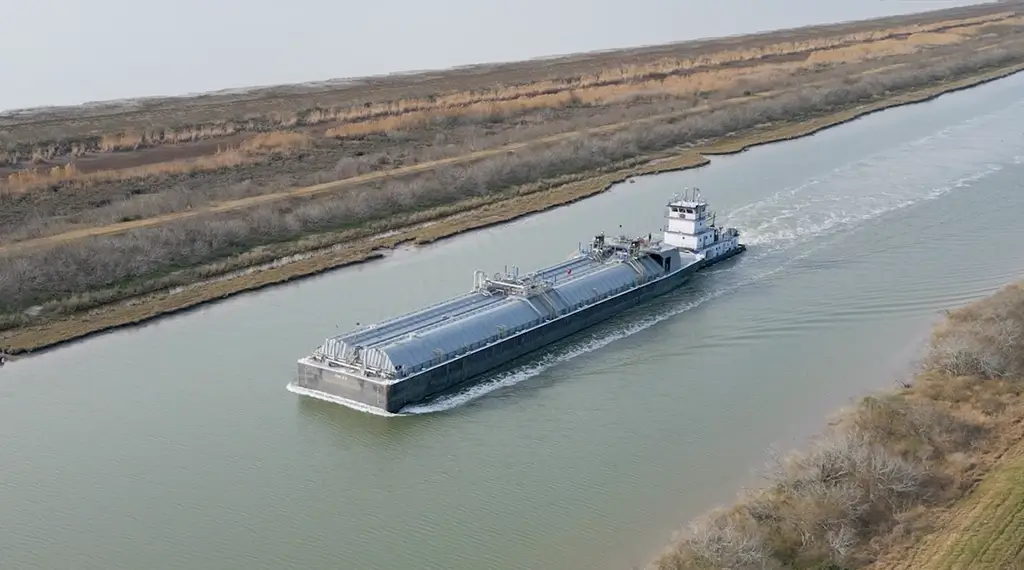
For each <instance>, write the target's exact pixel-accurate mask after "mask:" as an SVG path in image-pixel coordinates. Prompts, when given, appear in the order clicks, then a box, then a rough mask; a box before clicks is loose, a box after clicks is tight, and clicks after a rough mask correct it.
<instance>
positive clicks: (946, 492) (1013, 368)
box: [653, 284, 1024, 570]
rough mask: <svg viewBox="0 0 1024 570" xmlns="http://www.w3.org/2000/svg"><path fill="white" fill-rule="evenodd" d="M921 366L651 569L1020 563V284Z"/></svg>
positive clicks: (965, 314)
mask: <svg viewBox="0 0 1024 570" xmlns="http://www.w3.org/2000/svg"><path fill="white" fill-rule="evenodd" d="M922 364H923V365H922V368H921V371H920V372H919V373H918V374H917V376H916V377H915V378H913V380H912V381H910V382H907V383H906V384H905V386H904V387H903V388H901V389H900V390H898V391H895V392H892V393H885V394H879V395H876V396H873V397H869V398H866V399H864V400H862V401H860V402H859V403H858V404H856V405H855V406H853V407H852V408H850V409H848V410H845V411H843V412H842V413H841V414H840V415H839V416H838V418H837V419H836V420H835V421H834V422H832V423H830V425H829V428H828V430H827V432H826V433H825V434H824V435H823V436H822V437H821V438H820V439H818V440H816V441H815V442H814V445H813V446H812V447H811V449H809V450H807V451H804V452H800V453H794V454H792V455H790V456H788V457H785V458H782V459H780V460H779V461H778V462H777V465H776V466H775V467H774V469H772V470H771V472H770V473H769V474H768V475H767V477H766V478H767V484H766V485H765V486H764V487H763V488H760V489H756V490H752V491H747V492H744V493H743V494H742V495H741V497H740V498H739V500H738V502H737V503H736V504H735V505H733V506H731V507H729V508H724V509H720V510H716V511H714V512H711V513H709V514H707V515H706V516H704V517H702V518H701V519H699V520H697V521H696V522H694V523H693V524H692V526H691V527H690V529H689V531H688V532H686V533H685V534H682V535H681V536H680V538H679V539H677V541H676V543H675V544H674V545H673V546H671V547H670V548H669V549H668V550H667V551H666V552H665V553H664V554H663V555H662V556H661V557H660V558H659V559H658V560H657V561H656V562H655V563H654V564H653V567H654V568H657V569H658V570H683V569H710V568H716V569H717V568H729V569H731V570H748V569H749V570H753V569H755V568H756V569H772V568H778V569H782V568H788V569H793V570H802V569H808V570H810V569H814V570H821V569H832V570H853V569H860V568H871V569H874V570H954V569H971V570H1012V569H1020V568H1024V285H1022V284H1015V285H1012V286H1009V287H1007V288H1005V289H1003V290H1001V291H999V292H997V293H996V294H994V295H992V296H991V297H989V298H986V299H983V300H981V301H978V302H975V303H973V304H970V305H968V306H966V307H964V308H961V309H959V310H956V311H952V312H949V313H947V317H946V319H945V321H944V322H943V323H941V324H939V325H938V326H937V327H936V329H935V330H934V332H933V335H932V339H931V345H930V347H929V352H928V354H927V356H926V357H925V359H924V361H923V363H922Z"/></svg>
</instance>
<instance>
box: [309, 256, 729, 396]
mask: <svg viewBox="0 0 1024 570" xmlns="http://www.w3.org/2000/svg"><path fill="white" fill-rule="evenodd" d="M744 249H746V248H745V247H744V246H742V245H739V246H738V247H737V248H735V249H732V250H729V251H728V252H726V253H724V254H722V255H720V256H718V257H716V258H712V259H703V260H700V261H697V262H695V263H693V264H690V265H687V266H685V267H683V268H680V269H679V270H677V271H675V272H673V273H670V274H669V275H666V276H665V277H662V278H660V279H656V280H654V281H650V282H648V283H645V284H643V285H640V286H638V287H636V288H634V289H631V290H628V291H625V292H623V293H620V294H618V295H615V296H612V297H608V298H606V299H604V300H602V301H600V302H597V303H595V304H593V305H590V306H587V307H584V308H581V309H579V310H577V311H575V312H573V313H569V314H566V315H563V316H561V317H558V318H555V319H553V320H550V321H547V322H545V323H543V324H541V325H538V326H536V327H534V328H532V329H528V330H525V331H522V332H520V333H518V334H515V335H512V336H509V337H508V338H505V339H503V340H501V341H499V342H496V343H494V344H491V345H489V346H485V347H482V348H480V349H478V350H475V351H473V352H470V353H468V354H465V355H464V356H461V357H459V358H456V359H453V360H451V361H448V362H445V363H443V364H439V365H437V366H435V367H433V368H428V369H426V370H423V371H421V372H419V373H417V374H415V375H412V376H408V377H405V378H402V379H400V380H397V381H396V380H385V379H376V378H367V377H365V376H362V375H358V374H350V373H347V372H346V371H345V369H344V368H340V367H333V366H331V365H329V364H328V363H326V362H319V361H316V360H314V359H312V358H308V357H307V358H304V359H302V360H300V361H299V362H298V377H297V384H298V386H300V387H301V388H304V389H306V390H310V391H312V392H315V393H321V394H324V395H325V396H327V397H328V398H329V399H331V400H339V401H342V402H351V403H353V404H356V406H357V407H363V406H370V407H372V408H377V409H380V410H382V411H385V412H388V413H398V412H399V411H400V410H401V409H402V408H405V407H407V406H410V405H415V404H421V403H424V402H427V401H430V400H432V399H435V398H437V397H439V396H442V395H445V394H450V393H452V392H456V391H458V390H461V389H464V388H467V387H469V386H472V385H474V384H475V383H477V382H478V381H479V380H482V379H483V378H482V375H483V374H484V373H486V372H488V371H490V370H493V369H495V368H497V367H499V366H501V365H503V364H506V363H508V362H510V361H512V360H514V359H516V358H518V357H520V356H523V355H526V354H528V353H531V352H533V351H535V350H538V349H540V348H543V347H545V346H548V345H550V344H552V343H554V342H557V341H559V340H562V339H564V338H566V337H568V336H570V335H572V334H575V333H577V332H579V331H581V330H583V329H585V328H588V327H590V326H593V325H595V324H598V323H600V322H602V321H605V320H607V319H609V318H610V317H613V316H615V315H617V314H619V313H621V312H623V311H625V310H627V309H630V308H632V307H634V306H637V305H640V304H642V303H644V302H646V301H648V300H650V299H652V298H654V297H657V296H659V295H662V294H664V293H667V292H669V291H671V290H673V289H676V288H678V287H680V286H682V285H683V284H685V283H686V282H687V281H688V280H689V279H690V277H691V276H692V275H693V274H694V273H695V272H697V271H698V270H700V269H703V268H705V267H708V266H710V265H713V264H715V263H719V262H721V261H723V260H725V259H727V258H730V257H732V256H734V255H737V254H739V253H741V252H742V251H743V250H744Z"/></svg>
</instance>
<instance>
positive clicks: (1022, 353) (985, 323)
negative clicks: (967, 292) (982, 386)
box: [924, 285, 1024, 378]
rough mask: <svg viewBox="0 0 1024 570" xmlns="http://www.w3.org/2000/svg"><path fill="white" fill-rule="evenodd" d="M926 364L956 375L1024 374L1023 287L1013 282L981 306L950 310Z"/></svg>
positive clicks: (983, 376) (936, 334)
mask: <svg viewBox="0 0 1024 570" xmlns="http://www.w3.org/2000/svg"><path fill="white" fill-rule="evenodd" d="M924 366H925V367H926V368H927V369H930V370H937V371H941V372H944V373H947V374H951V375H954V376H978V377H982V378H1006V377H1020V376H1022V375H1024V288H1022V287H1021V286H1019V285H1013V286H1010V287H1007V288H1005V289H1003V290H1002V291H999V292H998V293H997V294H996V295H994V296H993V297H992V299H991V301H990V302H989V303H986V304H985V305H983V306H981V307H977V306H970V307H967V308H964V309H961V310H959V311H954V312H951V313H949V314H948V319H947V321H946V324H945V326H943V327H940V328H938V329H937V330H936V331H935V333H934V334H933V335H932V339H931V350H930V352H929V354H928V357H927V358H926V359H925V362H924Z"/></svg>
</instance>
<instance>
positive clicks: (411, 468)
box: [0, 75, 1024, 570]
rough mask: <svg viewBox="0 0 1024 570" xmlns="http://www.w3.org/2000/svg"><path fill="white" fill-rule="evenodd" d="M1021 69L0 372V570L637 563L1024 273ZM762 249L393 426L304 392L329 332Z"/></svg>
mask: <svg viewBox="0 0 1024 570" xmlns="http://www.w3.org/2000/svg"><path fill="white" fill-rule="evenodd" d="M1022 158H1024V75H1018V76H1014V77H1011V78H1008V79H1005V80H1002V81H999V82H996V83H992V84H989V85H986V86H982V87H979V88H976V89H974V90H971V91H965V92H960V93H955V94H951V95H947V96H944V97H942V98H940V99H938V100H936V101H933V102H930V103H926V104H921V105H916V106H910V107H904V108H900V109H894V110H890V111H886V112H884V113H879V114H875V115H872V116H870V117H866V118H864V119H861V120H858V121H855V122H853V123H851V124H848V125H845V126H842V127H839V128H835V129H831V130H828V131H825V132H823V133H820V134H818V135H815V136H813V137H809V138H805V139H801V140H798V141H793V142H789V143H783V144H777V145H770V146H766V147H761V148H757V149H754V150H751V151H748V152H746V153H743V154H740V155H736V156H732V157H724V158H716V159H714V161H713V163H712V164H711V165H710V166H709V167H706V168H703V169H697V170H691V171H685V172H677V173H671V174H664V175H659V176H652V177H646V178H642V179H639V180H637V181H636V183H634V184H623V185H620V186H619V187H617V188H615V189H614V190H612V191H610V192H607V193H604V194H602V195H600V196H597V197H594V198H592V199H588V200H585V201H583V202H581V203H578V204H575V205H572V206H569V207H565V208H561V209H557V210H554V211H550V212H547V213H544V214H541V215H537V216H533V217H530V218H526V219H523V220H521V221H518V222H515V223H512V224H509V225H506V226H502V227H497V228H493V229H489V230H484V231H480V232H475V233H471V234H468V235H464V236H461V237H458V238H454V239H452V240H449V241H445V242H441V243H438V244H435V245H432V246H429V247H426V248H422V249H420V250H417V251H407V252H400V253H397V254H395V255H393V256H391V257H389V258H387V259H385V260H382V261H379V262H374V263H370V264H365V265H362V266H359V267H354V268H348V269H343V270H338V271H335V272H332V273H329V274H326V275H323V276H320V277H316V278H311V279H308V280H304V281H300V282H297V283H294V284H291V285H286V286H282V287H278V288H274V289H270V290H267V291H264V292H259V293H254V294H250V295H245V296H240V297H237V298H234V299H230V300H227V301H224V302H221V303H218V304H214V305H209V306H207V307H205V308H202V309H200V310H198V311H195V312H192V313H188V314H184V315H181V316H177V317H173V318H168V319H164V320H161V321H157V322H155V323H153V324H150V325H147V326H143V327H139V328H135V329H131V330H126V331H122V332H117V333H112V334H108V335H103V336H100V337H96V338H93V339H90V340H87V341H84V342H81V343H77V344H73V345H70V346H68V347H66V348H63V349H59V350H56V351H53V352H49V353H44V354H41V355H39V356H36V357H32V358H27V359H24V360H21V361H17V362H14V363H11V364H9V365H8V366H6V367H4V368H2V369H0V434H2V435H0V457H2V461H3V468H2V470H0V568H3V569H5V570H6V569H8V568H11V569H17V570H29V569H36V568H39V569H48V570H49V569H54V568H75V569H76V570H91V569H95V570H135V569H138V568H146V569H147V570H170V569H182V570H185V569H187V570H194V569H196V568H204V569H219V568H224V569H227V568H246V569H249V570H257V569H268V570H269V569H274V570H277V569H280V568H303V569H308V570H317V569H328V568H330V569H336V568H353V569H356V568H358V569H361V570H396V569H404V568H416V569H418V570H480V569H483V568H495V569H505V568H508V569H512V568H515V569H518V570H522V569H537V570H541V569H545V570H546V569H557V570H575V569H580V570H583V569H599V570H623V569H625V568H627V567H629V565H631V564H640V563H643V562H645V561H647V560H648V559H649V558H650V557H651V556H652V555H653V554H655V552H656V551H657V550H658V549H659V548H660V547H661V546H663V545H664V544H665V543H666V542H667V541H668V539H669V537H670V535H671V533H672V530H673V529H674V528H677V527H679V526H680V525H682V524H683V523H685V521H687V520H688V519H690V518H691V517H693V516H695V515H697V514H699V512H701V511H703V510H705V509H706V508H708V507H711V506H714V504H716V503H719V502H722V501H728V500H730V499H731V498H732V496H733V494H734V493H735V491H736V490H737V489H738V488H739V487H740V486H741V485H743V484H745V483H747V482H749V481H750V480H751V477H752V476H751V473H752V469H755V468H757V467H759V465H760V464H761V462H762V461H763V460H764V458H765V457H766V455H767V454H766V449H767V448H768V447H769V446H778V447H783V448H785V447H789V446H792V445H797V444H799V442H800V441H801V438H803V437H806V436H808V435H810V434H811V433H813V432H814V431H815V430H817V429H818V428H819V427H820V426H821V425H822V424H823V422H824V421H825V416H826V415H827V414H828V413H829V412H831V411H832V410H834V409H836V408H838V407H840V406H842V405H844V404H846V403H848V402H849V401H851V399H852V398H854V397H856V396H859V395H862V394H864V393H865V391H867V390H872V389H877V388H883V387H888V386H890V385H891V384H892V382H893V381H894V380H896V379H897V378H898V377H899V376H900V374H903V373H904V372H905V368H906V364H907V363H908V362H910V361H911V359H912V358H913V357H914V355H915V350H916V347H917V346H918V345H919V344H920V342H921V340H922V335H923V334H924V333H926V332H927V329H928V327H929V324H930V323H931V322H933V321H934V320H935V319H936V318H938V317H939V316H940V315H939V312H940V310H941V309H943V308H949V307H954V306H957V305H960V304H962V303H965V302H968V301H970V300H972V299H977V298H979V297H982V296H984V295H986V294H989V293H991V292H992V291H994V290H996V289H997V288H998V287H1000V286H1002V285H1003V284H1006V283H1008V282H1010V281H1012V280H1014V279H1017V278H1019V277H1020V275H1021V273H1022V272H1024V254H1022V253H1021V252H1024V224H1022V223H1020V219H1019V218H1020V215H1021V212H1024V185H1022V180H1024V165H1022V164H1021V161H1022ZM684 186H697V187H700V188H701V189H702V191H703V193H704V195H705V196H706V197H707V198H708V199H709V200H710V202H711V204H712V206H713V207H714V208H715V209H717V210H718V212H719V221H720V222H725V223H728V224H733V225H737V226H738V227H740V228H741V229H742V231H743V232H744V233H745V239H746V241H747V243H748V244H750V249H749V251H748V252H747V253H745V254H744V255H743V256H741V257H739V258H737V259H735V260H732V261H729V262H727V263H725V264H723V265H721V266H716V267H714V268H712V269H711V270H709V271H708V272H707V273H705V274H702V275H700V276H699V277H698V278H696V279H695V280H694V281H693V282H692V283H691V284H689V285H687V286H686V287H684V288H683V289H681V290H679V291H677V292H675V293H672V294H670V295H668V296H666V297H664V298H661V299H659V300H656V301H655V302H653V303H651V304H649V305H648V306H645V307H642V308H639V309H638V310H635V311H633V312H631V313H628V314H625V315H622V316H620V317H618V318H616V319H614V320H613V321H611V322H608V323H606V324H604V325H601V326H598V327H596V328H595V329H592V330H589V331H587V332H585V333H584V334H581V335H580V336H578V337H575V338H573V339H571V340H569V341H566V342H563V343H561V344H559V345H557V346H553V347H551V348H550V349H549V350H547V351H546V352H544V353H542V354H540V355H538V356H536V357H535V358H532V359H529V360H528V361H527V362H526V363H525V364H523V365H522V366H519V367H518V368H515V369H512V370H509V371H505V372H499V373H496V374H494V375H492V376H491V379H490V381H489V383H488V384H487V385H486V386H485V387H484V388H482V389H477V390H473V391H471V392H470V393H465V394H461V395H458V396H456V397H453V398H450V399H447V400H444V401H441V402H438V403H435V404H434V405H432V406H427V407H423V408H419V409H413V410H411V412H413V413H411V414H410V415H408V416H404V417H397V418H382V417H377V416H372V415H367V414H361V413H358V412H354V411H352V410H349V409H347V408H343V407H340V406H337V405H333V404H330V403H326V402H323V401H319V400H315V399H311V398H305V397H300V396H296V395H295V394H292V393H290V392H288V391H287V390H286V385H287V384H288V382H289V381H290V380H291V379H292V378H293V375H294V371H295V364H294V363H295V360H296V359H297V358H298V357H300V356H302V355H303V354H305V353H307V352H308V351H309V350H311V349H312V348H314V347H315V346H316V345H317V344H318V343H319V342H320V341H321V339H322V337H324V336H326V335H328V334H333V333H335V332H336V331H337V330H338V329H342V330H344V329H347V328H349V327H351V326H353V325H354V324H355V323H356V322H357V321H360V322H368V321H371V320H374V319H380V318H384V317H387V316H390V315H393V314H395V313H397V312H400V311H405V310H411V309H415V308H417V307H419V306H420V305H422V304H425V303H429V302H433V301H437V300H439V299H440V298H442V297H445V296H448V295H453V294H456V293H459V292H462V291H465V290H467V289H468V288H469V287H470V285H471V283H472V272H473V270H474V269H477V268H479V269H485V270H487V271H495V270H500V269H502V267H503V266H504V265H505V264H518V265H519V266H520V267H521V268H522V269H523V270H530V269H533V268H537V267H539V266H541V265H543V264H547V263H552V262H556V261H558V260H560V259H563V258H564V257H565V256H566V255H568V254H569V253H570V251H572V250H573V249H575V248H576V246H577V243H578V242H579V241H585V240H587V239H589V238H590V237H591V236H592V235H593V234H595V233H597V232H599V231H602V230H604V231H609V232H614V231H618V226H619V224H621V225H622V227H623V229H624V230H627V231H635V232H643V233H647V232H648V231H651V230H655V231H656V230H657V228H658V227H659V226H660V223H661V216H662V214H663V206H664V204H665V203H666V201H667V200H669V199H670V197H671V195H672V193H673V192H675V191H678V190H681V189H682V188H683V187H684Z"/></svg>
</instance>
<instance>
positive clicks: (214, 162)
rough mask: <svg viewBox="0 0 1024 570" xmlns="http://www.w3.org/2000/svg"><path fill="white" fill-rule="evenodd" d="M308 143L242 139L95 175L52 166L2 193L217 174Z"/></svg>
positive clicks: (302, 138)
mask: <svg viewBox="0 0 1024 570" xmlns="http://www.w3.org/2000/svg"><path fill="white" fill-rule="evenodd" d="M312 142H313V139H312V138H311V137H310V136H309V135H307V134H305V133H298V132H285V131H277V132H270V133H260V134H257V135H255V136H253V137H251V138H249V139H246V140H245V141H243V142H242V143H241V144H239V145H234V146H226V147H223V148H219V149H217V151H216V152H215V153H214V154H213V155H210V156H201V157H199V158H195V159H188V160H171V161H167V162H157V163H155V164H147V165H144V166H136V167H131V168H123V169H119V170H99V171H95V172H79V171H78V169H77V168H76V167H75V164H74V163H70V164H66V165H64V166H54V167H52V168H48V169H45V170H41V169H32V170H21V171H18V172H14V173H12V174H10V175H8V177H7V183H6V189H7V190H10V191H17V192H24V191H26V190H31V189H35V188H44V187H46V186H50V185H52V184H56V183H60V182H71V183H74V184H77V185H84V184H90V183H95V182H103V181H110V180H130V179H133V178H147V177H151V176H161V175H168V174H184V173H188V172H203V171H209V170H217V169H221V168H230V167H233V166H238V165H241V164H249V163H252V162H254V161H257V160H260V159H261V158H263V157H265V156H266V155H268V154H287V153H291V152H295V151H297V150H300V149H304V148H308V147H309V146H310V145H311V144H312Z"/></svg>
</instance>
